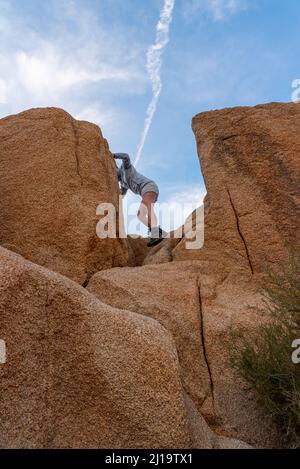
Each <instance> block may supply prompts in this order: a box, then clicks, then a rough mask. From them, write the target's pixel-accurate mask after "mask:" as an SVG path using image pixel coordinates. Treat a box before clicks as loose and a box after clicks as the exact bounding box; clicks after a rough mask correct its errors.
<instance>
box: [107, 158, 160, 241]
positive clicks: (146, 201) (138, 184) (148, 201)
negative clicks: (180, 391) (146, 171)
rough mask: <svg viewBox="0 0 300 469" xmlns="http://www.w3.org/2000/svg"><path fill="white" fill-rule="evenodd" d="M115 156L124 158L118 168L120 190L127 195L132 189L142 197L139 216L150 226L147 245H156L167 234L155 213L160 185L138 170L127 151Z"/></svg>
mask: <svg viewBox="0 0 300 469" xmlns="http://www.w3.org/2000/svg"><path fill="white" fill-rule="evenodd" d="M113 156H114V158H115V159H116V160H122V165H121V167H120V168H118V180H119V182H120V192H121V194H122V195H123V196H125V195H126V193H127V191H128V189H130V190H131V191H132V192H133V193H134V194H138V195H140V196H141V197H142V201H141V205H140V208H139V210H138V213H137V216H138V219H139V220H140V221H141V222H142V223H143V224H144V225H145V226H147V228H148V235H149V241H148V244H147V246H148V247H151V246H156V245H157V244H159V243H160V242H161V241H163V239H164V237H165V236H166V233H165V232H164V231H163V230H162V229H161V228H160V226H159V225H158V222H157V218H156V215H155V213H154V204H155V203H156V202H157V199H158V196H159V189H158V186H157V184H156V183H155V182H154V181H152V180H151V179H148V178H146V177H145V176H143V175H142V174H140V173H138V172H137V170H136V169H135V167H134V166H133V164H132V163H131V161H130V157H129V155H127V153H114V154H113Z"/></svg>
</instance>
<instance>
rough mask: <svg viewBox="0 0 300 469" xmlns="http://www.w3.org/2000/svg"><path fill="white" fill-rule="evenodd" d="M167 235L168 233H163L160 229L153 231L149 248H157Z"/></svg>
mask: <svg viewBox="0 0 300 469" xmlns="http://www.w3.org/2000/svg"><path fill="white" fill-rule="evenodd" d="M166 235H167V233H166V232H165V231H163V230H162V229H161V228H160V227H158V228H153V230H152V231H151V237H150V239H149V241H148V244H147V246H148V247H153V246H156V245H157V244H159V243H161V242H162V241H163V240H164V239H165V237H166Z"/></svg>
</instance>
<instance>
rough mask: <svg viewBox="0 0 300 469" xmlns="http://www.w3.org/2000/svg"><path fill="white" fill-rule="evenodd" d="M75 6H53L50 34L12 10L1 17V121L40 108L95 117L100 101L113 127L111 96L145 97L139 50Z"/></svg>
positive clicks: (63, 1)
mask: <svg viewBox="0 0 300 469" xmlns="http://www.w3.org/2000/svg"><path fill="white" fill-rule="evenodd" d="M0 5H3V2H1V0H0ZM75 7H76V5H75V3H74V2H73V1H72V0H61V1H60V2H59V3H57V2H56V1H55V2H54V3H53V8H52V10H51V11H52V13H53V17H51V18H49V22H48V25H47V27H48V29H47V34H46V33H45V34H44V32H43V31H39V32H38V31H37V29H36V28H35V27H33V26H32V25H31V24H30V21H31V19H30V17H27V18H21V16H20V14H19V13H18V12H17V10H15V9H13V7H12V5H11V8H10V9H9V8H6V9H4V10H3V11H2V12H1V16H0V30H1V33H2V39H1V44H0V116H1V115H2V116H4V115H7V114H11V113H15V112H19V111H21V110H23V109H26V108H30V107H38V106H59V107H62V108H65V109H66V110H67V111H69V112H70V113H71V114H80V113H83V114H84V115H86V116H93V115H94V116H95V112H96V111H95V109H94V108H95V101H97V103H99V105H100V108H101V109H103V108H105V109H106V112H105V116H104V120H105V122H109V121H112V120H113V113H114V112H115V111H114V106H113V105H112V104H111V100H110V98H111V96H113V95H116V94H118V95H119V96H122V95H123V96H126V97H127V96H129V95H135V94H141V93H142V92H144V90H145V88H146V85H147V77H146V73H145V71H144V69H143V67H142V66H141V64H142V55H143V54H142V51H143V50H144V49H142V47H141V45H138V46H136V45H135V44H134V43H129V41H128V37H126V33H125V32H124V31H121V32H120V33H118V32H114V34H111V31H110V27H108V26H107V25H106V26H104V25H103V24H100V23H98V22H97V21H96V20H95V18H94V16H95V15H93V12H92V11H89V9H88V8H85V9H84V10H83V11H82V12H81V13H80V14H78V5H77V9H76V8H75ZM75 13H76V14H75ZM70 22H71V23H70ZM128 34H130V31H129V33H128ZM95 96H96V99H95ZM100 114H101V115H102V116H103V112H102V111H101V112H100ZM100 114H99V113H98V114H97V115H96V117H97V119H98V120H99V116H100ZM100 117H101V116H100ZM97 123H98V122H97Z"/></svg>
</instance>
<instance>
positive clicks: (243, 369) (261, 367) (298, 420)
mask: <svg viewBox="0 0 300 469" xmlns="http://www.w3.org/2000/svg"><path fill="white" fill-rule="evenodd" d="M261 292H262V294H263V306H262V307H261V308H259V312H260V313H261V314H262V315H264V316H265V318H266V320H267V321H266V322H265V324H264V325H263V326H261V327H260V328H259V329H258V330H257V331H256V332H255V333H252V334H251V335H250V336H248V335H246V333H239V334H238V333H235V334H234V336H233V340H234V344H235V346H234V347H233V348H231V351H230V356H231V364H232V367H233V368H234V370H235V371H236V372H237V374H238V376H240V377H242V378H243V379H244V380H246V381H247V382H248V383H249V385H250V387H251V388H252V389H253V390H254V391H255V393H256V395H257V398H258V401H259V402H260V403H261V404H262V405H263V406H264V407H265V408H266V409H267V411H268V412H269V413H270V414H271V416H272V418H273V420H274V421H275V422H276V423H277V424H278V426H279V427H280V429H281V430H282V431H283V432H284V433H285V435H286V436H287V439H288V442H289V444H290V446H291V447H296V448H300V364H298V365H296V364H294V363H293V362H292V353H293V351H294V349H293V348H292V342H293V341H294V340H295V339H300V256H299V254H295V253H292V254H291V259H290V267H289V269H287V270H286V271H284V272H282V273H280V274H278V273H277V274H274V273H269V275H268V278H267V280H265V281H264V284H263V285H262V290H261ZM231 345H232V344H231Z"/></svg>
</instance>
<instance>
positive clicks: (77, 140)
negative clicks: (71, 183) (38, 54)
mask: <svg viewBox="0 0 300 469" xmlns="http://www.w3.org/2000/svg"><path fill="white" fill-rule="evenodd" d="M71 125H72V130H73V133H74V147H75V148H74V155H75V160H76V173H77V174H78V176H79V177H80V183H81V185H83V179H82V175H81V173H80V161H79V154H78V148H79V138H78V132H77V125H76V122H75V120H73V119H72V120H71Z"/></svg>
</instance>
